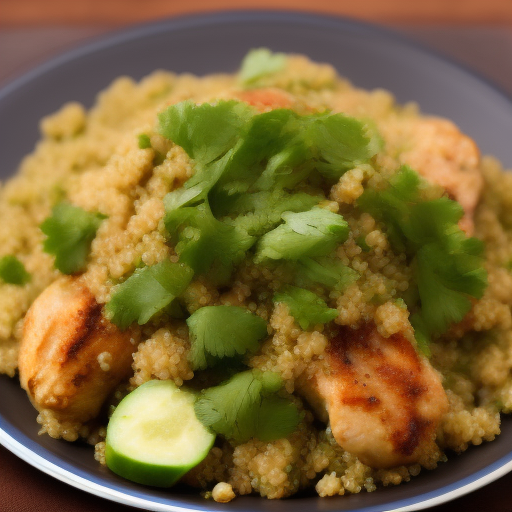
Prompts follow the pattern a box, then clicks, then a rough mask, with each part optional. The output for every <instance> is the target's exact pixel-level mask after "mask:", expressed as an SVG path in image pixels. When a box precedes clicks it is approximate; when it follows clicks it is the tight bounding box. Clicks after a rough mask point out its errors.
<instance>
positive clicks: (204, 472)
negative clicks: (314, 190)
mask: <svg viewBox="0 0 512 512" xmlns="http://www.w3.org/2000/svg"><path fill="white" fill-rule="evenodd" d="M259 85H260V87H266V88H273V89H276V88H277V89H282V90H283V91H285V92H286V94H288V95H289V97H290V98H293V106H292V108H293V109H294V110H295V111H297V112H299V113H303V112H322V111H323V110H326V109H329V110H334V111H338V112H344V113H346V114H348V115H352V116H355V117H356V118H362V119H365V118H371V119H372V122H374V123H375V125H376V126H377V128H378V130H379V131H380V133H381V135H382V137H383V139H384V141H385V145H384V148H383V150H382V151H381V152H380V153H379V154H378V155H377V156H376V158H375V162H374V163H375V165H373V166H370V165H367V164H359V165H357V166H355V167H354V168H352V169H349V170H348V171H347V172H345V173H344V174H343V175H342V177H341V178H340V179H339V181H337V182H336V183H334V184H333V185H332V186H331V187H330V189H329V190H328V191H327V192H326V194H325V201H324V202H323V203H322V205H321V206H322V207H323V208H325V209H328V210H330V211H333V212H339V213H340V214H342V215H343V217H344V219H345V220H346V221H347V223H348V225H349V228H350V234H349V236H348V238H347V240H346V241H345V242H343V243H342V244H340V245H339V247H338V248H337V249H336V257H337V258H338V260H339V261H340V262H341V263H343V264H344V265H346V266H347V267H348V268H349V269H351V270H352V271H355V272H357V274H358V275H359V278H358V279H357V280H356V281H355V282H351V283H349V284H348V285H347V286H346V287H345V288H344V289H332V290H331V291H330V292H329V293H327V294H325V293H323V292H322V291H321V290H320V289H319V290H318V293H319V294H320V295H322V294H323V295H322V299H323V300H325V301H326V303H328V304H329V306H330V307H331V308H333V309H335V310H336V311H337V316H336V318H335V319H334V325H335V327H336V328H342V327H346V328H351V329H358V328H361V326H363V325H365V324H367V323H369V322H373V323H374V324H375V327H376V329H377V330H378V333H379V334H380V335H381V336H382V337H383V338H386V339H388V338H392V337H393V336H396V335H401V336H403V337H405V338H406V339H407V340H409V341H410V342H411V343H413V344H414V345H415V343H416V341H415V331H414V329H413V327H412V325H411V319H410V317H409V311H408V310H407V307H405V305H404V302H403V301H402V300H401V299H400V297H401V296H402V295H404V294H406V293H407V292H408V291H410V287H411V282H412V280H413V269H412V268H411V265H410V264H409V263H408V261H407V257H406V254H405V253H403V252H398V251H396V249H395V250H394V249H393V246H392V243H391V241H390V237H389V233H388V232H387V230H386V226H385V225H383V223H382V222H379V221H378V219H375V218H374V217H372V215H370V214H369V213H367V212H361V211H359V210H358V209H357V208H355V207H354V204H355V203H356V201H357V200H358V199H359V198H360V197H361V195H362V194H363V192H364V190H365V188H366V187H367V186H369V185H371V186H375V187H377V188H378V187H379V186H382V183H384V182H385V180H386V179H388V178H389V177H390V176H393V174H394V173H396V171H397V169H398V168H399V167H400V166H401V165H402V164H403V163H408V164H410V165H411V166H413V167H414V166H422V165H427V164H426V163H425V159H427V158H432V159H433V160H434V161H438V162H440V165H445V164H446V162H448V161H450V162H458V159H460V158H462V156H461V155H463V154H464V153H465V152H468V151H470V149H471V147H470V146H471V142H468V140H469V139H461V141H460V144H458V145H455V146H453V145H450V144H449V142H450V140H451V139H450V138H449V137H452V136H453V133H454V129H455V128H454V127H453V125H452V124H451V123H449V122H448V121H444V120H432V119H428V118H425V117H424V116H422V115H421V113H419V111H418V108H417V106H416V105H414V104H408V105H405V106H400V105H397V104H396V103H395V101H394V98H393V97H392V95H391V94H390V93H388V92H386V91H382V90H375V91H363V90H360V89H357V88H355V87H353V86H352V85H351V84H349V82H347V81H346V80H345V79H342V78H340V77H338V76H337V75H336V73H335V71H334V70H333V68H331V67H330V66H329V65H325V64H315V63H312V62H310V61H309V60H307V59H306V58H304V57H300V56H291V57H289V58H288V63H287V66H286V68H285V69H284V70H282V71H279V72H277V73H276V74H274V75H271V76H268V77H264V78H263V79H262V80H261V82H260V84H259ZM239 96H240V85H239V83H238V82H237V79H236V77H235V76H232V75H213V76H208V77H205V78H198V77H195V76H192V75H181V76H177V75H174V74H172V73H168V72H163V71H159V72H156V73H154V74H152V75H150V76H148V77H147V78H145V79H143V80H142V81H141V82H139V83H136V82H134V81H133V80H131V79H129V78H126V77H123V78H119V79H118V80H116V81H115V82H114V83H113V84H112V85H111V86H110V87H109V88H108V89H107V90H106V91H104V92H102V93H101V94H100V95H99V96H98V98H97V102H96V104H95V106H94V107H93V108H92V109H91V110H90V111H89V112H86V111H85V109H84V108H83V107H82V106H81V105H79V104H76V103H70V104H68V105H66V106H64V107H63V108H62V109H61V110H60V111H58V112H56V113H55V114H53V115H51V116H49V117H46V118H45V119H43V120H42V122H41V135H42V139H41V141H40V142H39V143H38V144H37V147H36V148H35V150H34V152H33V153H32V154H31V155H29V156H27V157H26V158H25V159H24V160H23V162H22V164H21V166H20V170H19V172H18V174H17V175H16V176H14V177H13V178H11V179H10V180H9V181H8V182H6V183H4V184H2V186H1V188H0V215H1V216H2V219H3V222H2V224H1V225H0V242H1V243H0V247H1V254H0V256H2V255H7V254H14V255H16V256H17V257H18V259H19V260H20V261H21V262H22V263H23V265H24V266H25V268H26V270H27V271H28V272H29V273H30V275H31V280H30V281H29V282H28V283H27V284H25V285H23V286H16V285H13V284H7V283H2V284H0V372H1V373H5V374H7V375H9V376H11V377H14V376H15V374H16V369H17V366H18V350H19V343H20V340H21V339H22V336H23V329H22V326H23V319H24V316H25V314H26V312H27V310H28V309H29V307H30V305H31V304H32V303H33V302H34V300H35V299H36V298H37V296H38V295H39V294H40V293H41V292H42V291H43V290H44V289H45V288H47V287H48V285H50V284H51V283H52V282H54V281H55V280H56V279H57V278H58V277H59V272H58V271H57V270H56V269H55V268H54V262H53V257H51V256H50V255H49V254H47V253H46V252H44V251H43V239H44V237H43V234H42V232H41V230H40V229H39V226H40V224H41V223H42V222H43V220H44V219H45V218H47V217H48V216H49V215H50V214H51V210H52V207H53V205H54V204H55V203H56V202H57V201H58V200H59V199H60V198H61V197H63V196H64V197H66V199H67V201H69V202H70V203H71V204H73V205H75V206H78V207H80V208H82V209H84V210H86V211H98V212H101V213H102V214H104V215H105V216H106V217H107V218H106V220H104V221H103V222H102V223H101V225H100V227H99V229H98V231H97V233H96V237H95V238H94V240H93V242H92V245H91V250H90V254H89V256H88V259H87V265H86V268H85V270H84V271H83V272H82V275H81V282H82V283H83V284H84V285H85V286H86V287H87V288H88V289H89V290H90V291H91V293H92V295H93V296H94V299H95V301H97V303H98V304H100V305H104V304H106V303H108V302H109V300H110V299H111V297H112V294H113V290H114V289H115V287H116V286H117V285H118V284H119V283H122V282H124V281H125V280H126V279H127V278H128V277H129V276H130V275H131V274H132V273H133V272H134V271H135V270H136V269H137V268H139V267H141V266H142V265H146V266H151V265H155V264H157V263H159V262H162V261H164V260H170V261H172V262H176V261H178V255H177V253H176V250H175V247H174V246H173V244H171V243H169V240H168V237H167V236H166V233H165V228H164V222H163V217H164V213H165V210H164V204H163V198H164V197H165V195H166V194H167V193H169V192H170V191H172V190H176V189H177V188H179V187H181V186H182V185H183V184H184V183H185V182H186V180H187V179H189V178H190V177H191V176H193V174H194V172H195V171H194V163H193V161H192V160H191V159H190V157H189V156H188V155H187V153H186V152H185V151H184V150H183V149H182V148H181V147H179V146H177V145H175V144H173V143H172V142H171V141H169V140H167V139H165V138H164V137H163V136H162V135H161V134H159V133H157V131H156V130H155V119H156V114H157V113H158V112H161V111H162V110H163V109H164V108H165V107H166V106H167V105H172V104H176V103H178V102H179V101H182V100H185V99H192V100H193V101H194V102H195V103H197V104H200V103H203V102H215V101H218V100H220V99H238V98H239ZM260 107H261V108H262V109H265V108H266V107H265V105H260ZM267 110H268V109H267ZM140 134H148V137H149V140H150V145H151V147H149V148H140V147H139V145H138V136H139V135H140ZM461 165H462V164H461ZM477 165H478V169H479V171H480V173H481V175H482V176H483V180H484V187H483V194H482V198H481V200H480V201H479V203H478V206H477V207H476V209H475V212H474V234H475V236H476V237H477V238H479V239H481V240H483V241H484V243H485V268H486V270H487V273H488V282H489V286H488V287H487V289H486V291H485V293H484V295H483V297H482V298H481V299H478V300H476V299H475V300H474V301H473V304H472V307H471V310H470V312H469V313H468V314H467V315H466V316H465V318H464V320H463V321H462V322H460V323H458V324H456V325H453V326H452V327H451V328H450V330H449V331H448V332H446V333H445V334H443V335H442V336H441V337H439V338H438V339H436V340H435V341H433V342H432V343H431V345H430V351H431V356H430V363H431V364H432V366H433V367H434V368H435V369H436V371H438V372H439V373H440V375H442V382H443V386H444V389H445V390H446V394H447V397H448V401H449V410H448V412H447V413H446V414H445V415H444V416H443V418H442V420H441V422H440V426H439V429H438V433H437V439H436V444H435V446H433V447H432V449H431V450H430V451H428V453H424V454H423V455H422V457H421V459H420V460H419V461H418V462H417V463H414V464H410V465H407V466H398V467H394V468H388V469H375V468H372V467H370V466H368V465H365V464H363V463H362V462H361V461H360V460H359V459H358V458H357V457H356V456H355V455H353V454H351V453H349V452H348V451H346V450H344V449H343V448H341V447H340V446H339V445H338V444H337V443H336V441H335V439H334V437H333V435H332V432H331V430H330V427H329V425H328V424H326V418H325V417H321V416H322V415H321V414H320V415H318V412H317V411H314V412H312V411H311V408H310V406H309V405H308V401H307V400H305V399H304V398H303V395H301V393H300V388H301V386H303V383H304V381H305V380H306V381H307V379H311V378H312V376H313V375H314V374H315V372H319V371H327V370H326V369H325V355H326V351H327V350H328V347H329V345H330V336H331V334H332V332H331V331H332V328H328V327H327V326H325V325H323V324H321V323H320V324H318V325H314V326H312V327H311V328H309V329H302V328H301V326H300V325H299V323H298V322H297V321H296V319H295V318H294V317H293V315H292V314H291V312H290V310H289V307H288V306H287V305H286V304H284V303H277V304H274V302H273V301H272V296H273V294H274V292H275V291H277V290H278V289H280V287H281V286H282V284H283V283H288V282H290V276H289V275H288V274H287V269H286V268H284V267H282V266H279V265H276V266H274V267H269V268H267V267H265V266H261V265H258V264H255V263H254V262H253V261H252V260H250V259H246V260H244V261H243V262H242V263H241V264H240V265H239V266H238V267H237V268H236V270H235V273H234V274H233V276H232V278H231V281H230V284H229V286H227V287H226V286H225V287H218V286H216V285H215V283H213V282H210V280H208V279H207V278H205V277H194V279H193V280H192V282H191V284H190V285H189V286H188V287H187V289H186V290H185V292H184V294H183V303H184V305H185V306H186V309H187V311H188V313H193V312H195V311H197V310H198V309H200V308H202V307H205V306H218V305H231V306H238V307H243V308H245V309H247V310H249V311H251V312H252V313H254V314H256V315H258V316H259V317H260V318H263V319H264V320H265V321H267V322H268V336H267V337H266V339H265V340H264V341H263V343H262V344H261V347H260V349H259V350H258V351H257V352H256V353H254V354H252V355H250V356H249V357H247V358H246V361H245V362H246V364H247V366H248V367H250V368H254V369H258V370H261V371H273V372H276V373H278V374H279V375H280V377H281V378H282V381H283V383H284V391H285V393H287V394H288V395H290V396H291V397H292V400H293V401H294V404H295V405H296V406H297V408H298V409H299V410H300V411H301V421H300V424H299V426H298V428H297V430H296V431H295V432H294V433H293V434H291V435H290V436H288V437H287V438H282V439H278V440H274V441H270V442H266V441H261V440H258V439H251V440H249V441H248V442H243V443H233V442H228V441H222V442H220V441H218V442H217V443H216V445H215V446H214V447H213V448H212V449H211V450H210V453H209V454H208V455H207V457H206V458H205V459H204V460H203V461H202V462H201V463H200V464H199V465H198V466H197V467H196V468H194V469H193V470H191V471H190V472H189V474H188V475H186V477H185V478H184V481H185V482H186V483H188V484H189V485H193V486H195V487H199V488H201V489H202V490H203V491H206V492H207V493H208V496H210V497H212V498H213V499H214V500H215V501H218V502H221V503H226V502H228V501H230V500H232V499H233V498H234V497H235V496H236V495H245V494H250V493H253V492H254V493H258V494H260V495H261V496H264V497H267V498H270V499H277V498H284V497H287V496H291V495H293V494H294V493H296V492H297V491H299V490H301V489H306V488H311V489H315V490H316V492H317V494H318V495H319V496H333V495H343V494H348V493H359V492H363V491H366V492H373V491H375V490H376V489H377V488H378V487H382V486H388V485H398V484H400V483H401V482H406V481H408V480H410V479H411V478H412V477H415V476H417V475H418V474H419V473H420V471H421V469H422V468H426V469H434V468H435V467H436V466H437V464H438V463H440V462H444V461H446V453H450V452H453V451H455V452H462V451H464V450H466V449H467V448H468V447H469V446H470V445H479V444H481V443H482V442H487V441H492V440H493V439H494V438H495V437H496V436H497V435H498V434H499V433H500V412H505V413H508V412H511V411H512V376H511V375H512V315H511V307H512V273H511V268H512V265H511V261H512V174H509V173H506V172H504V171H503V169H502V167H501V165H500V163H499V162H498V161H497V160H496V159H494V158H492V157H483V158H482V159H481V160H480V161H478V163H477ZM376 169H378V172H377V171H376ZM431 193H432V194H433V196H435V197H440V196H442V195H443V190H442V189H441V188H440V187H437V188H436V187H433V192H431ZM363 242H364V243H363ZM131 341H132V344H133V361H132V367H131V374H130V375H129V376H128V377H127V379H125V380H124V382H123V385H122V386H121V388H119V389H118V391H117V394H116V396H114V398H112V399H109V402H108V403H107V404H106V407H107V408H108V406H109V405H110V406H111V407H115V404H116V403H117V402H118V401H119V400H120V398H122V396H124V394H126V392H128V391H129V390H132V389H134V388H136V387H138V386H140V385H141V384H143V383H144V382H147V381H148V380H151V379H162V380H167V379H171V380H173V381H174V383H175V384H176V385H177V386H183V385H186V384H187V382H189V381H193V379H194V377H195V372H194V371H193V369H192V367H191V365H190V361H189V353H190V340H189V333H188V329H187V326H186V324H185V322H184V321H183V320H172V319H171V318H170V317H169V315H168V314H167V313H166V312H162V313H159V314H157V315H156V316H155V317H153V318H152V319H151V321H150V322H148V323H147V324H146V325H144V326H142V327H140V328H139V327H137V328H134V331H133V337H132V340H131ZM112 361H113V356H112V354H111V353H110V352H109V351H107V350H105V351H101V353H100V354H99V356H98V357H97V360H96V362H95V364H98V365H100V367H101V370H102V371H104V372H105V373H108V372H109V371H111V365H112ZM123 386H124V387H123ZM324 413H325V411H324ZM315 415H316V419H315ZM319 420H320V421H319ZM37 421H38V422H39V423H40V424H41V427H42V428H41V433H46V434H48V435H50V436H52V437H54V438H63V439H65V440H67V441H74V440H76V439H78V438H84V439H86V438H89V440H90V442H92V443H93V444H95V445H96V448H95V455H94V456H95V458H96V460H98V461H99V462H100V463H101V464H105V441H104V437H105V433H104V425H102V426H101V428H102V431H101V434H98V432H99V430H98V427H95V428H96V430H94V428H93V427H92V426H91V424H89V422H85V424H84V423H82V422H73V421H63V420H62V419H59V417H58V416H56V415H55V414H54V413H53V412H52V411H51V410H50V409H45V408H43V409H42V410H40V412H39V416H38V418H37ZM102 421H103V422H104V421H105V420H102ZM93 431H94V432H93Z"/></svg>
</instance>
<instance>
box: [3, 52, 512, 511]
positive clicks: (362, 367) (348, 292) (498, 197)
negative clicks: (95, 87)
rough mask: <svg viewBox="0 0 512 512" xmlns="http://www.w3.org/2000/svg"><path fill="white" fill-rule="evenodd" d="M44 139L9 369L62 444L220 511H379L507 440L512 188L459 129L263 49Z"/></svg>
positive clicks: (30, 190)
mask: <svg viewBox="0 0 512 512" xmlns="http://www.w3.org/2000/svg"><path fill="white" fill-rule="evenodd" d="M41 130H42V135H43V138H42V140H41V141H40V142H39V143H38V145H37V147H36V149H35V151H34V152H33V154H31V155H29V156H28V157H26V158H25V160H24V161H23V163H22V165H21V169H20V171H19V173H18V174H17V175H16V176H15V177H13V178H12V179H11V180H10V181H8V182H7V183H5V184H4V185H3V187H2V188H1V191H0V194H1V197H0V213H1V217H2V221H3V222H2V227H1V231H0V237H1V244H0V247H1V251H2V254H1V256H2V257H1V259H0V277H1V280H2V284H1V285H0V303H1V306H0V371H1V372H3V373H6V374H8V375H10V376H12V377H14V376H15V375H16V374H18V375H19V379H20V383H21V386H22V387H23V388H24V389H25V390H26V391H27V393H28V396H29V398H30V400H31V401H32V403H33V405H34V407H35V408H36V409H37V411H38V413H39V415H38V417H37V421H38V422H39V424H40V425H41V433H46V434H48V435H50V436H52V437H54V438H63V439H65V440H68V441H75V440H77V439H79V438H81V439H85V440H87V441H88V442H89V443H91V444H93V445H95V447H96V448H95V457H96V459H97V460H98V461H99V463H101V464H106V465H107V466H108V467H109V468H110V469H111V470H112V471H114V472H116V473H118V474H119V475H121V476H123V477H125V478H128V479H131V480H133V481H135V482H139V483H141V484H147V485H152V486H163V487H170V486H171V485H173V484H174V483H175V482H178V481H181V482H182V483H184V484H186V485H189V486H193V487H196V488H199V489H200V490H201V492H203V493H204V494H203V495H204V496H206V497H208V498H213V499H214V500H216V501H220V502H226V501H230V500H231V499H233V498H234V497H235V496H236V495H244V494H249V493H259V494H260V495H261V496H264V497H267V498H271V499H274V498H283V497H287V496H290V495H293V494H294V493H296V492H297V491H299V490H301V489H305V488H315V489H316V492H317V493H318V494H319V495H320V496H332V495H342V494H345V493H358V492H360V491H363V490H366V491H374V490H376V489H377V488H379V487H381V486H387V485H397V484H399V483H401V482H403V481H408V480H409V479H410V478H411V477H412V476H416V475H417V474H418V473H419V472H420V470H421V468H426V469H434V468H435V467H436V466H437V465H438V463H440V462H445V461H446V459H447V457H446V455H447V454H450V453H452V452H462V451H464V450H466V449H467V448H468V446H469V445H472V444H473V445H478V444H480V443H482V442H483V441H491V440H493V439H494V438H495V436H496V435H498V434H499V432H500V412H509V411H510V410H511V409H512V379H511V369H512V329H511V327H512V326H511V305H512V274H511V268H512V267H511V261H512V229H511V226H512V192H511V190H512V175H511V174H506V173H504V172H503V171H502V169H501V167H500V164H499V163H498V162H497V161H496V160H495V159H493V158H490V157H485V158H480V155H479V152H478V149H477V147H476V145H475V143H474V142H473V141H472V140H471V139H470V138H468V137H467V136H465V135H464V134H462V133H460V131H459V130H458V129H457V127H456V126H454V125H453V124H452V123H451V122H450V121H447V120H444V119H440V118H434V117H427V116H424V115H421V114H420V113H419V112H418V110H417V108H416V106H415V105H413V104H409V105H406V106H399V105H396V104H395V102H394V99H393V97H392V96H391V94H390V93H388V92H386V91H382V90H376V91H372V92H367V91H363V90H360V89H357V88H354V87H353V86H351V85H350V84H349V83H348V82H347V81H345V80H343V79H341V78H339V77H338V76H337V75H336V73H335V71H334V70H333V68H332V67H330V66H329V65H325V64H316V63H313V62H311V61H309V60H308V59H307V58H305V57H302V56H295V55H283V54H273V53H271V52H269V51H268V50H265V49H259V50H253V51H252V52H250V53H249V54H248V56H247V57H246V58H245V59H244V61H243V63H242V66H241V70H240V72H239V73H237V74H236V75H213V76H207V77H204V78H198V77H195V76H191V75H180V76H177V75H174V74H172V73H168V72H155V73H154V74H152V75H150V76H149V77H147V78H145V79H144V80H142V81H141V82H140V83H134V82H133V81H132V80H131V79H128V78H120V79H118V80H116V81H115V82H114V83H113V84H112V85H111V86H110V87H109V88H108V89H107V90H106V91H104V92H102V93H101V94H100V95H99V97H98V100H97V103H96V105H95V106H94V107H93V108H92V109H91V110H90V112H88V113H86V112H85V111H84V109H83V107H82V106H80V105H78V104H76V103H71V104H68V105H65V106H64V107H63V108H62V109H61V110H60V111H58V112H57V113H55V114H53V115H51V116H49V117H46V118H45V119H43V121H42V123H41ZM91 457H92V450H91ZM448 463H449V462H448Z"/></svg>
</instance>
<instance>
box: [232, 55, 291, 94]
mask: <svg viewBox="0 0 512 512" xmlns="http://www.w3.org/2000/svg"><path fill="white" fill-rule="evenodd" d="M285 65H286V55H285V54H284V53H273V52H271V51H270V50H269V49H267V48H257V49H254V50H251V51H250V52H249V53H248V54H247V55H246V56H245V57H244V60H243V61H242V65H241V69H240V73H239V75H238V77H239V79H240V81H241V82H242V84H244V85H250V84H253V83H254V82H256V81H258V80H259V79H260V78H262V77H264V76H266V75H271V74H273V73H277V72H278V71H281V70H282V69H283V68H284V67H285Z"/></svg>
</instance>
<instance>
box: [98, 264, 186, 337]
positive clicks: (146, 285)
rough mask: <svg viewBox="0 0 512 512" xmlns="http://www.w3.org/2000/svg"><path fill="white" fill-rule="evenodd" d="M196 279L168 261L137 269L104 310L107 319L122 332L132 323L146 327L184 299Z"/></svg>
mask: <svg viewBox="0 0 512 512" xmlns="http://www.w3.org/2000/svg"><path fill="white" fill-rule="evenodd" d="M193 275H194V273H193V271H192V269H191V268H190V267H188V266H186V265H184V264H182V263H171V262H170V261H169V260H163V261H161V262H160V263H157V264H156V265H152V266H150V267H143V268H140V269H136V270H135V272H134V273H133V274H132V275H131V276H130V277H129V278H128V279H127V280H126V281H124V283H121V284H119V285H117V286H116V287H115V288H114V292H113V294H112V298H111V299H110V301H109V302H108V303H107V305H106V307H105V311H106V314H107V317H108V318H109V319H110V320H111V321H112V322H113V323H114V324H116V325H117V326H118V327H119V328H121V329H126V328H127V327H128V326H129V325H130V324H131V323H133V322H137V323H139V325H143V324H145V323H147V322H148V321H149V320H150V319H151V318H152V317H153V316H154V315H155V314H156V313H158V312H159V311H161V310H163V309H164V308H166V307H167V306H169V304H171V302H172V301H173V300H174V299H175V298H176V297H178V296H179V295H181V294H182V293H183V292H184V291H185V288H186V287H187V286H188V284H189V283H190V281H191V279H192V277H193Z"/></svg>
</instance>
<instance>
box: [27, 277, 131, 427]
mask: <svg viewBox="0 0 512 512" xmlns="http://www.w3.org/2000/svg"><path fill="white" fill-rule="evenodd" d="M101 310H102V307H101V305H100V304H98V303H97V302H96V300H95V299H94V297H93V295H92V294H91V292H90V291H89V290H88V288H87V287H85V286H84V285H83V284H82V283H81V282H80V280H79V279H77V278H73V277H63V278H60V279H58V280H57V281H55V282H54V283H53V284H52V285H50V286H49V287H48V288H47V289H46V290H45V291H44V292H43V293H42V294H41V295H40V296H39V297H38V298H37V299H36V301H35V302H34V303H33V304H32V306H31V308H30V309H29V311H28V313H27V315H26V317H25V321H24V327H23V339H22V341H21V346H20V353H19V375H20V382H21V386H22V387H23V388H24V389H25V390H26V391H27V393H28V395H29V397H30V400H31V401H32V403H33V404H34V406H35V407H36V408H37V409H38V410H42V409H50V410H51V411H52V412H53V413H54V416H55V417H56V418H57V419H58V420H60V421H76V422H82V423H83V422H86V421H88V420H90V419H92V418H94V417H95V416H97V415H98V413H99V410H100V408H101V406H102V404H103V402H104V401H105V399H106V398H107V396H108V395H109V394H110V393H111V392H112V390H113V389H114V388H115V386H117V384H119V382H121V381H122V380H123V379H124V378H126V377H127V376H128V375H129V374H130V370H131V363H132V352H134V350H135V347H134V344H133V338H132V336H133V333H131V332H130V331H126V332H121V331H120V330H119V329H118V328H117V327H116V326H115V325H113V324H112V323H110V322H109V321H108V320H106V319H105V318H104V317H103V316H102V313H101Z"/></svg>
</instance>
